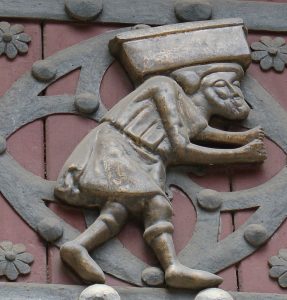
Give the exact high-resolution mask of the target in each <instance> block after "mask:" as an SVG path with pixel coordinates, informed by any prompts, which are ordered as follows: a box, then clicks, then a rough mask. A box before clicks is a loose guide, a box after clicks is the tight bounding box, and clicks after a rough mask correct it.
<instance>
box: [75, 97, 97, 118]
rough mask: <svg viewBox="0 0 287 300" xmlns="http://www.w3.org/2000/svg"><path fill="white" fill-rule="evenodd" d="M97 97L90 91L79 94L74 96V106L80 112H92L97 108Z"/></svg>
mask: <svg viewBox="0 0 287 300" xmlns="http://www.w3.org/2000/svg"><path fill="white" fill-rule="evenodd" d="M99 105H100V103H99V100H98V97H97V96H96V95H94V94H91V93H83V94H79V95H77V96H76V97H75V107H76V109H77V110H78V111H79V112H80V113H84V114H92V113H94V112H96V111H97V109H98V108H99Z"/></svg>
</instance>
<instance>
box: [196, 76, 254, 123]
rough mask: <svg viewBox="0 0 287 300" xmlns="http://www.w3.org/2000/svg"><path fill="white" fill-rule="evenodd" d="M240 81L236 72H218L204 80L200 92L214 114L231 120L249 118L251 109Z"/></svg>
mask: <svg viewBox="0 0 287 300" xmlns="http://www.w3.org/2000/svg"><path fill="white" fill-rule="evenodd" d="M239 80H240V78H239V76H238V74H236V73H235V72H216V73H212V74H209V75H207V76H205V77H204V78H203V79H202V81H201V87H200V90H201V92H202V93H203V95H204V97H206V99H207V100H208V102H209V104H210V105H211V106H212V111H213V114H216V115H219V116H222V117H225V118H227V119H231V120H243V119H245V118H246V117H247V116H248V114H249V112H250V108H249V106H248V104H247V103H246V101H245V100H244V96H243V93H242V91H241V89H240V81H239Z"/></svg>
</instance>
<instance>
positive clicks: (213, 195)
mask: <svg viewBox="0 0 287 300" xmlns="http://www.w3.org/2000/svg"><path fill="white" fill-rule="evenodd" d="M197 201H198V204H199V205H200V206H201V207H202V208H203V209H205V210H208V211H215V210H218V209H219V208H220V207H221V205H222V199H221V197H220V193H218V192H216V191H214V190H209V189H205V190H202V191H200V192H199V193H198V194H197Z"/></svg>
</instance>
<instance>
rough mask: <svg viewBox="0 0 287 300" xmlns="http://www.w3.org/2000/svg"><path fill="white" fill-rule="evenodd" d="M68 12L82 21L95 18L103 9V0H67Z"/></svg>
mask: <svg viewBox="0 0 287 300" xmlns="http://www.w3.org/2000/svg"><path fill="white" fill-rule="evenodd" d="M65 8H66V12H67V13H68V15H69V16H71V17H72V18H74V19H77V20H80V21H89V20H93V19H95V18H96V17H97V16H98V15H99V14H100V13H101V12H102V10H103V0H65Z"/></svg>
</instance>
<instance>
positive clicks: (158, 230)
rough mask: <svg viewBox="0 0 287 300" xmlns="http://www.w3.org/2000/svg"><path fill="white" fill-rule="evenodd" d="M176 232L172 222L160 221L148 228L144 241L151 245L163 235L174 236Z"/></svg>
mask: <svg viewBox="0 0 287 300" xmlns="http://www.w3.org/2000/svg"><path fill="white" fill-rule="evenodd" d="M173 231H174V227H173V225H172V224H171V222H167V221H160V222H158V223H156V224H153V225H151V226H149V227H147V228H146V230H145V231H144V234H143V236H144V239H145V240H146V242H147V243H148V244H151V243H152V241H153V240H154V239H155V238H157V237H158V236H159V235H161V234H163V233H170V234H172V233H173Z"/></svg>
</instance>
